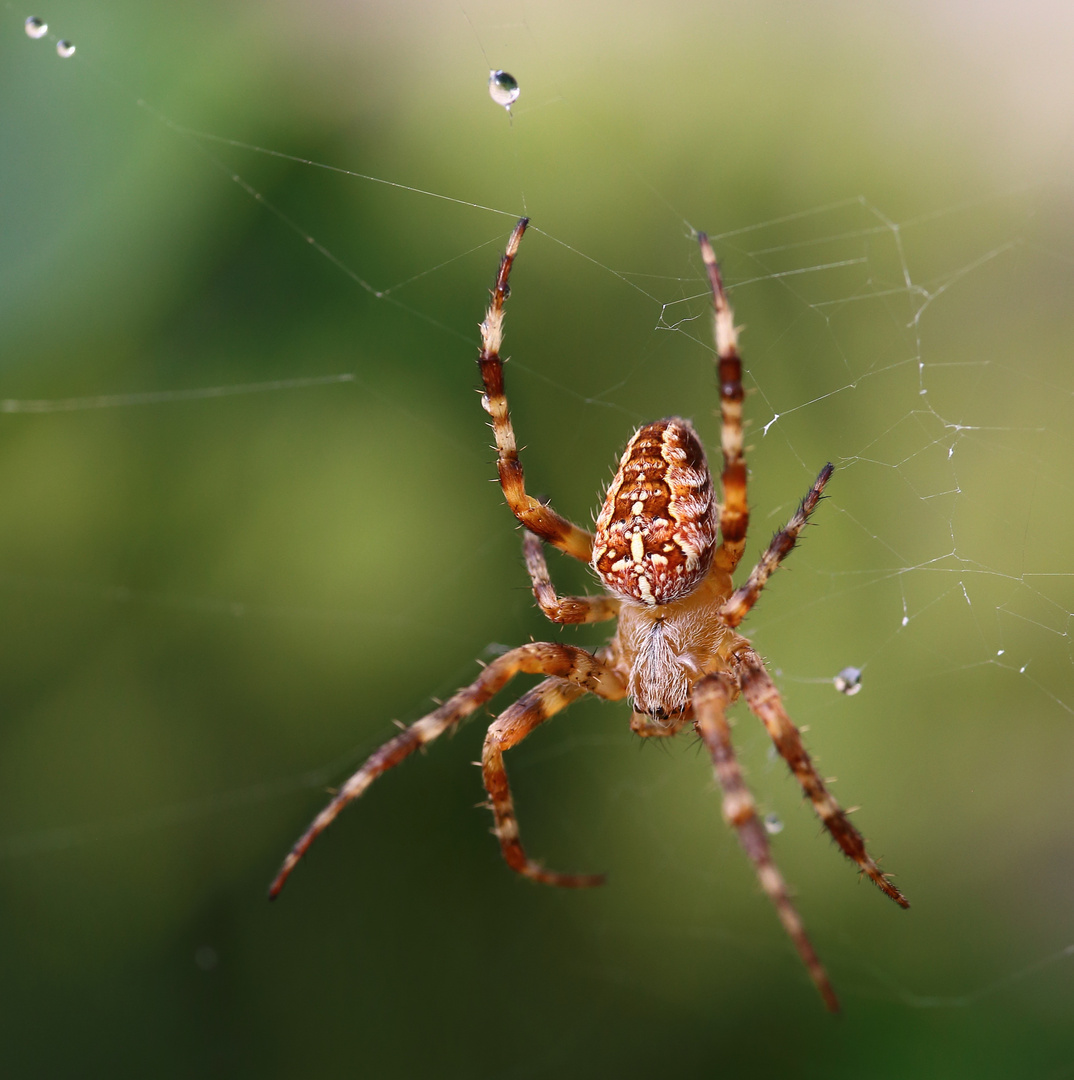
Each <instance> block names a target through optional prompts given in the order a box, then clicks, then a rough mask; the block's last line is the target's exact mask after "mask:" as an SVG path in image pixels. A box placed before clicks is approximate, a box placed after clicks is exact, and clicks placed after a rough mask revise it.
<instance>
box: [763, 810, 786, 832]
mask: <svg viewBox="0 0 1074 1080" xmlns="http://www.w3.org/2000/svg"><path fill="white" fill-rule="evenodd" d="M764 831H765V832H766V833H768V835H769V836H775V835H776V833H781V832H783V822H782V821H780V818H779V814H765V816H764Z"/></svg>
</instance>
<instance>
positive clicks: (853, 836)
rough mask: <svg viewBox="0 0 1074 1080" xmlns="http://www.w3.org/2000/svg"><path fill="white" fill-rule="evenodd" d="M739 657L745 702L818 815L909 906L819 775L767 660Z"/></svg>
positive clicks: (751, 655)
mask: <svg viewBox="0 0 1074 1080" xmlns="http://www.w3.org/2000/svg"><path fill="white" fill-rule="evenodd" d="M738 661H739V672H738V674H739V680H740V682H741V684H742V691H743V694H744V695H745V698H746V704H747V705H748V706H749V707H750V711H751V712H752V713H753V714H754V716H756V717H757V718H758V719H759V720H760V721H761V723H763V724H764V726H765V728H766V729H767V730H768V734H769V736H771V739H772V742H773V743H775V745H776V749H777V750H778V751H779V752H780V754H781V756H782V757H783V760H784V761H786V762H787V764H788V765H789V766H790V769H791V772H793V773H794V776H795V779H796V780H797V781H798V783H799V784H801V786H802V791H804V792H805V794H806V795H808V796H809V800H810V802H812V804H813V809H814V810H815V811H816V813H817V817H819V818H820V820H821V821H822V822H823V823H824V827H825V828H826V829H827V830H828V832H829V833H831V835H832V838H833V839H834V840H835V842H836V843H837V844H838V845H839V846H840V847H841V848H842V849H843V852H844V853H845V854H846V855H847V857H848V858H850V859H853V860H854V862H856V863H857V864H858V866H859V867H861V871H862V873H863V874H866V875H867V876H868V877H869V879H870V880H871V881H872V882H873V883H874V884H875V885H876V886H877V888H879V889H880V890H881V891H882V892H884V893H885V894H886V895H888V896H890V897H891V899H892V900H894V901H895V903H896V904H898V905H899V906H900V907H904V908H908V907H909V906H910V902H909V901H908V900H907V899H906V897H905V896H903V894H902V893H901V892H899V890H898V889H896V888H895V886H894V885H892V884H891V882H890V881H888V879H887V878H886V877H885V876H884V875H883V874H882V873H881V872H880V867H878V866H877V865H876V863H875V862H874V861H873V859H872V858H871V857H870V855H869V853H868V852H867V851H866V850H865V841H864V839H862V835H861V833H860V832H858V830H857V829H855V828H854V826H853V825H851V824H850V821H849V819H848V818H847V815H846V812H845V811H844V810H843V809H842V807H841V806H840V805H839V804H838V803H837V802H836V801H835V799H833V798H832V796H831V794H830V793H829V792H828V789H827V788H826V787H825V786H824V781H823V780H822V779H821V778H820V776H819V775H818V773H817V770H816V767H815V766H814V765H813V762H812V761H811V760H810V757H809V754H808V753H807V752H806V749H805V747H804V746H803V745H802V737H801V735H800V734H799V732H798V729H797V728H796V727H795V726H794V723H793V721H792V720H791V718H790V717H789V716H788V715H787V712H786V710H785V709H784V708H783V701H782V699H781V698H780V696H779V691H778V690H777V689H776V687H775V685H774V684H773V682H772V680H771V678H770V677H769V675H768V671H767V670H766V669H765V666H764V662H763V661H762V660H761V658H760V657H759V656H758V655H757V654H756V653H755V652H754V651H753V650H752V649H751V650H748V651H746V652H744V653H740V654H739V657H738Z"/></svg>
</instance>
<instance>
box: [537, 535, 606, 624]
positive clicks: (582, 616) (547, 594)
mask: <svg viewBox="0 0 1074 1080" xmlns="http://www.w3.org/2000/svg"><path fill="white" fill-rule="evenodd" d="M522 553H523V555H524V556H525V559H526V569H527V570H528V571H529V575H530V581H531V582H532V583H533V595H534V597H536V599H537V603H538V605H539V606H540V608H541V610H542V611H543V612H544V613H545V615H546V616H548V618H549V619H551V620H552V622H554V623H591V622H603V621H604V620H605V619H614V618H615V617H616V615H618V614H619V601H618V600H617V599H616V598H615V597H614V596H559V595H557V593H556V589H555V586H554V585H553V584H552V578H551V576H550V575H549V573H548V562H547V561H546V559H545V557H544V548H543V547H542V542H541V539H540V537H538V536H536V535H535V534H534V533H531V532H526V533H525V535H524V536H523V537H522Z"/></svg>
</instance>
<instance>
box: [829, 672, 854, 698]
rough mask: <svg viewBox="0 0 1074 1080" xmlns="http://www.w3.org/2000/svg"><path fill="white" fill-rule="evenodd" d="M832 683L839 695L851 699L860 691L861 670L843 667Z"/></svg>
mask: <svg viewBox="0 0 1074 1080" xmlns="http://www.w3.org/2000/svg"><path fill="white" fill-rule="evenodd" d="M832 682H833V683H834V684H835V688H836V690H838V691H839V693H840V694H846V696H847V697H853V696H854V695H855V694H856V693H857V692H858V691H859V690H860V689H861V668H856V667H845V668H843V670H842V671H840V672H839V674H838V675H836V677H835V678H834V679H832Z"/></svg>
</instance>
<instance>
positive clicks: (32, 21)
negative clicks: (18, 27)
mask: <svg viewBox="0 0 1074 1080" xmlns="http://www.w3.org/2000/svg"><path fill="white" fill-rule="evenodd" d="M47 33H48V23H47V22H43V21H42V20H41V19H39V18H38V17H37V16H36V15H31V16H30V17H29V18H28V19H27V20H26V36H27V37H32V38H34V40H36V39H37V38H43V37H44V36H45V35H46V34H47Z"/></svg>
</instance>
